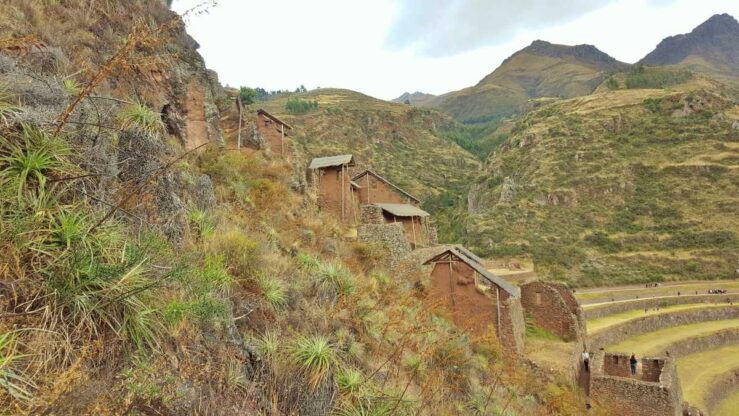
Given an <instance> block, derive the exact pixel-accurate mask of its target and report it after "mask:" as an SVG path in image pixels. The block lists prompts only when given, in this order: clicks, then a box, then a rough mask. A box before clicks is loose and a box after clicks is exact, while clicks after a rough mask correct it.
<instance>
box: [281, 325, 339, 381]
mask: <svg viewBox="0 0 739 416" xmlns="http://www.w3.org/2000/svg"><path fill="white" fill-rule="evenodd" d="M291 353H292V357H293V360H294V362H295V364H297V365H298V366H299V367H300V369H301V370H302V371H303V373H304V374H305V375H306V377H308V383H309V385H310V386H311V387H312V388H314V389H315V388H316V387H318V386H319V385H320V384H321V383H322V382H323V381H324V380H326V378H327V377H328V375H329V374H330V372H331V370H332V368H333V367H334V366H335V365H336V353H335V351H334V347H333V345H332V344H331V342H330V341H329V340H328V338H326V337H323V336H320V335H315V336H301V337H299V338H298V339H296V340H295V341H294V342H293V344H292V346H291Z"/></svg>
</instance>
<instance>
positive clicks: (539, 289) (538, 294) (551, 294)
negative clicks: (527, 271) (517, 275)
mask: <svg viewBox="0 0 739 416" xmlns="http://www.w3.org/2000/svg"><path fill="white" fill-rule="evenodd" d="M521 304H522V305H523V309H524V311H525V312H526V314H527V315H530V316H531V317H532V318H533V319H534V321H535V322H536V324H537V325H538V326H540V327H542V328H544V329H546V330H547V331H549V332H551V333H553V334H555V335H557V336H559V337H560V338H562V339H563V340H565V341H567V342H570V341H580V340H582V339H583V338H584V336H585V320H584V319H583V312H582V308H580V304H579V303H578V302H577V300H576V299H575V295H574V294H573V293H572V291H571V290H570V289H569V288H568V287H567V285H565V284H563V283H556V282H542V281H532V282H528V283H526V284H524V285H522V286H521Z"/></svg>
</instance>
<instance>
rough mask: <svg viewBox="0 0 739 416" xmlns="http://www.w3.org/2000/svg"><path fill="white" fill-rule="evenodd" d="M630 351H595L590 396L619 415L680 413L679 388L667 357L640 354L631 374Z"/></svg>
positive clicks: (672, 367)
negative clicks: (634, 371)
mask: <svg viewBox="0 0 739 416" xmlns="http://www.w3.org/2000/svg"><path fill="white" fill-rule="evenodd" d="M630 357H631V355H630V354H626V353H613V352H602V351H600V352H598V353H596V354H595V356H594V357H593V359H591V366H592V368H591V371H592V373H591V376H590V398H591V400H592V401H593V402H595V403H603V404H606V405H607V407H608V408H610V409H611V410H612V411H614V412H615V414H619V415H630V416H680V415H682V414H683V411H682V402H683V400H682V391H681V389H680V383H679V381H678V377H677V368H676V366H675V362H674V360H673V359H672V358H670V357H640V359H639V367H638V369H637V373H636V375H634V376H632V375H631V367H630V362H629V360H630Z"/></svg>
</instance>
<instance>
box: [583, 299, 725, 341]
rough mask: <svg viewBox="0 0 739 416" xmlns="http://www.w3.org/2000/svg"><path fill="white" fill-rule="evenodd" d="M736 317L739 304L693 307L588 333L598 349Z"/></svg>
mask: <svg viewBox="0 0 739 416" xmlns="http://www.w3.org/2000/svg"><path fill="white" fill-rule="evenodd" d="M735 318H739V306H726V307H715V308H706V309H691V310H686V311H678V312H673V313H664V314H659V315H649V316H645V317H642V318H637V319H632V320H630V321H627V322H624V323H622V324H618V325H613V326H611V327H608V328H606V329H604V330H602V331H598V332H596V333H595V334H593V335H592V336H591V335H588V339H589V344H590V346H591V348H592V349H593V350H597V349H598V348H603V347H607V346H608V345H611V344H615V343H617V342H621V341H623V340H625V339H627V338H631V337H634V336H636V335H641V334H644V333H647V332H653V331H656V330H658V329H663V328H670V327H673V326H678V325H687V324H694V323H698V322H706V321H718V320H723V319H735Z"/></svg>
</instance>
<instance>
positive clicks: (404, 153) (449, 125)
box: [257, 89, 479, 199]
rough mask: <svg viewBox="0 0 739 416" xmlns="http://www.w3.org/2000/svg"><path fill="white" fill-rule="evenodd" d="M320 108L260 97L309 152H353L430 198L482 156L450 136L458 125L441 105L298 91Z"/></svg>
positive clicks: (470, 171) (456, 183)
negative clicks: (296, 111) (294, 111)
mask: <svg viewBox="0 0 739 416" xmlns="http://www.w3.org/2000/svg"><path fill="white" fill-rule="evenodd" d="M299 97H300V99H303V100H311V101H312V100H316V101H318V103H319V108H318V110H317V111H313V112H308V113H306V114H302V115H291V114H289V113H288V112H287V111H286V109H285V104H286V102H287V100H288V98H281V99H276V100H272V101H266V102H261V103H257V105H259V106H261V107H264V108H265V109H266V110H267V111H270V112H273V113H274V114H276V115H277V116H278V117H281V118H284V119H285V120H286V121H287V122H289V123H291V124H294V125H295V126H297V127H298V129H297V130H298V133H297V136H296V137H295V139H296V141H297V142H298V143H299V145H300V147H302V148H303V149H304V151H305V153H306V154H307V155H308V156H309V157H318V156H325V155H332V154H342V153H352V154H354V155H355V156H356V157H357V163H358V164H359V165H361V166H363V167H370V168H372V169H374V170H376V171H378V172H379V173H380V174H382V175H384V176H386V177H387V178H388V179H390V180H391V181H393V182H394V183H396V184H397V185H398V186H400V187H402V188H404V189H407V190H408V191H409V192H411V193H414V194H416V195H418V196H419V197H420V198H421V199H428V198H431V197H433V196H436V195H439V194H441V193H444V192H445V191H448V190H457V189H460V188H461V187H463V186H464V185H465V184H466V183H468V182H469V181H470V180H471V178H472V175H474V174H475V173H476V171H477V170H478V167H479V162H478V161H477V160H476V159H475V158H474V157H473V156H472V154H470V153H469V152H467V151H465V150H464V149H462V148H461V147H460V146H458V145H457V144H456V143H455V142H454V141H452V140H450V139H449V138H447V136H448V134H449V132H450V131H454V130H456V129H457V128H459V126H458V125H457V123H455V122H454V121H453V120H451V119H450V118H449V117H448V116H445V115H443V114H441V113H439V112H438V111H434V110H429V109H421V108H415V107H412V106H408V105H405V104H397V103H391V102H387V101H382V100H378V99H375V98H372V97H368V96H366V95H363V94H360V93H357V92H353V91H349V90H341V89H321V90H316V91H312V92H309V93H306V94H301V95H299Z"/></svg>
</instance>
